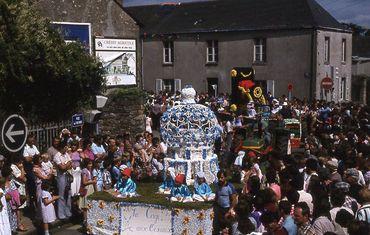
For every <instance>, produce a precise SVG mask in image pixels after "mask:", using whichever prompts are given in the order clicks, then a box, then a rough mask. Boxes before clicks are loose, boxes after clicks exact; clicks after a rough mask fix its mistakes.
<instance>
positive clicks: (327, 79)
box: [321, 77, 334, 91]
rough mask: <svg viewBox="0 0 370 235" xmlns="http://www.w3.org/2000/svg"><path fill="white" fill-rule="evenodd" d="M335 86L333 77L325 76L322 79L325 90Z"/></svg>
mask: <svg viewBox="0 0 370 235" xmlns="http://www.w3.org/2000/svg"><path fill="white" fill-rule="evenodd" d="M333 86H334V83H333V79H331V78H330V77H325V78H323V79H322V80H321V87H322V88H323V89H324V90H325V91H330V90H331V89H332V88H333Z"/></svg>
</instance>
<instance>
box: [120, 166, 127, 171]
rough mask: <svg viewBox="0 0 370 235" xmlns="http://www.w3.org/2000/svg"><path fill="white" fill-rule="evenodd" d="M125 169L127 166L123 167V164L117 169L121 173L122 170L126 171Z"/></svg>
mask: <svg viewBox="0 0 370 235" xmlns="http://www.w3.org/2000/svg"><path fill="white" fill-rule="evenodd" d="M126 168H127V166H126V165H124V164H122V165H121V166H120V167H119V170H120V171H123V170H124V169H126Z"/></svg>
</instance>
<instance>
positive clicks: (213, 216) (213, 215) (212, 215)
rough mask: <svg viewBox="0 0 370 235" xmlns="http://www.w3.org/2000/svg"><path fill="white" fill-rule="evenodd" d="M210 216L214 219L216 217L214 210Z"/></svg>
mask: <svg viewBox="0 0 370 235" xmlns="http://www.w3.org/2000/svg"><path fill="white" fill-rule="evenodd" d="M209 217H210V218H211V219H212V220H213V219H214V218H215V213H213V211H212V212H211V214H209Z"/></svg>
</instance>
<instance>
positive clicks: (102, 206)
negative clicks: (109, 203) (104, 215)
mask: <svg viewBox="0 0 370 235" xmlns="http://www.w3.org/2000/svg"><path fill="white" fill-rule="evenodd" d="M104 207H105V203H104V201H99V208H101V209H104Z"/></svg>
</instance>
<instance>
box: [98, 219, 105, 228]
mask: <svg viewBox="0 0 370 235" xmlns="http://www.w3.org/2000/svg"><path fill="white" fill-rule="evenodd" d="M96 225H98V226H99V227H101V226H103V225H104V220H102V219H98V220H97V221H96Z"/></svg>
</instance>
